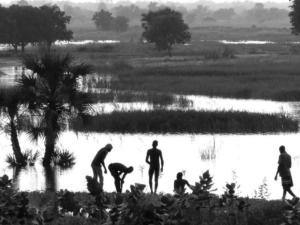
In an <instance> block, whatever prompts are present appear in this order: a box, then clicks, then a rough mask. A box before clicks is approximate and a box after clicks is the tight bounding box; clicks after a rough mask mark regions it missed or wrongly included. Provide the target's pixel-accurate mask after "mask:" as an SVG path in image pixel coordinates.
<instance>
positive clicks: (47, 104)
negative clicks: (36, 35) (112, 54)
mask: <svg viewBox="0 0 300 225" xmlns="http://www.w3.org/2000/svg"><path fill="white" fill-rule="evenodd" d="M23 64H24V66H25V68H26V69H28V70H29V71H30V72H26V73H24V74H23V75H22V78H21V79H20V81H19V83H20V84H21V87H22V90H23V93H24V95H26V99H28V102H29V103H28V109H29V110H30V112H31V115H32V116H33V118H34V119H33V120H32V127H31V129H30V131H31V132H30V133H31V134H32V136H33V137H34V139H37V138H38V137H40V136H42V137H44V139H45V155H44V158H43V164H44V165H45V166H46V165H49V164H50V163H51V158H52V156H53V153H54V149H55V144H56V142H57V139H58V136H59V134H60V133H61V132H62V131H63V130H64V129H65V128H66V124H67V122H66V121H67V119H68V118H69V117H71V116H75V115H77V114H79V113H83V112H84V111H85V109H86V107H87V104H86V103H85V102H84V100H83V99H82V98H80V96H81V95H80V93H79V92H78V88H77V80H78V78H79V77H81V76H85V75H87V74H88V73H90V72H91V67H90V66H89V65H86V64H82V63H81V64H73V59H72V57H71V56H70V55H68V54H66V55H59V54H53V53H47V54H44V55H42V56H40V57H38V56H28V57H26V58H24V60H23Z"/></svg>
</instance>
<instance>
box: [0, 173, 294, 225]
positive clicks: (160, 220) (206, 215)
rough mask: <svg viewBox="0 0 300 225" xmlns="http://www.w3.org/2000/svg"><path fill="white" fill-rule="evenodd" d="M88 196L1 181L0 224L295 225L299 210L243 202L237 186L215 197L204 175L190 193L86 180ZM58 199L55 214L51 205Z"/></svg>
mask: <svg viewBox="0 0 300 225" xmlns="http://www.w3.org/2000/svg"><path fill="white" fill-rule="evenodd" d="M86 179H87V188H88V190H89V192H90V194H87V193H73V192H69V191H67V190H61V191H60V192H58V193H50V192H45V193H39V192H31V193H25V192H17V191H15V190H14V189H13V187H12V182H11V180H9V179H8V177H7V176H6V175H5V176H3V177H0V224H7V225H12V224H28V225H43V224H51V225H58V224H64V225H69V224H70V225H71V224H72V225H76V224H78V225H79V224H80V225H82V224H84V225H92V224H98V225H99V224H103V225H140V224H144V225H150V224H159V225H175V224H177V225H178V224H179V225H207V224H210V225H259V224H263V225H274V224H281V225H292V224H293V225H295V224H300V220H299V216H300V209H299V208H298V207H297V206H292V205H284V204H283V203H282V202H280V201H266V200H262V199H261V200H259V199H248V198H241V197H238V196H237V195H236V192H235V189H236V186H235V184H234V183H231V184H226V187H225V191H224V194H223V195H221V196H217V195H215V194H213V191H214V190H213V179H212V177H211V176H210V174H209V172H208V171H206V172H205V173H203V174H202V176H200V177H199V182H197V183H196V184H195V186H194V187H193V192H192V193H191V194H182V195H171V194H159V195H150V194H146V193H144V191H143V190H144V188H145V185H143V184H135V185H131V187H130V191H127V192H126V193H124V194H118V193H104V192H102V191H101V189H100V188H99V187H100V186H99V183H98V182H97V181H95V180H93V179H92V177H89V176H87V177H86ZM53 199H55V203H54V204H53V203H52V206H53V205H55V206H56V207H57V208H56V214H53V212H52V209H51V207H52V206H51V205H50V204H49V203H50V202H51V201H53Z"/></svg>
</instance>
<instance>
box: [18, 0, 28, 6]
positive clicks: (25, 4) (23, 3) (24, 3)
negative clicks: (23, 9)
mask: <svg viewBox="0 0 300 225" xmlns="http://www.w3.org/2000/svg"><path fill="white" fill-rule="evenodd" d="M17 5H19V6H29V3H28V2H27V1H25V0H20V1H18V2H17Z"/></svg>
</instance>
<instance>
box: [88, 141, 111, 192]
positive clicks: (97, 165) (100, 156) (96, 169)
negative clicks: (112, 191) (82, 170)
mask: <svg viewBox="0 0 300 225" xmlns="http://www.w3.org/2000/svg"><path fill="white" fill-rule="evenodd" d="M112 148H113V147H112V145H111V144H107V145H105V147H103V148H101V149H100V150H99V151H98V152H97V154H96V156H95V158H94V159H93V161H92V164H91V166H92V169H93V173H94V180H96V181H97V178H98V177H99V183H100V187H101V189H102V190H103V173H102V168H101V165H102V166H103V168H104V173H107V169H106V166H105V162H104V160H105V158H106V156H107V153H109V152H110V151H111V150H112Z"/></svg>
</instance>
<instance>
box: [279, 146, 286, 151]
mask: <svg viewBox="0 0 300 225" xmlns="http://www.w3.org/2000/svg"><path fill="white" fill-rule="evenodd" d="M279 151H280V153H285V147H284V145H281V146H280V147H279Z"/></svg>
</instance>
